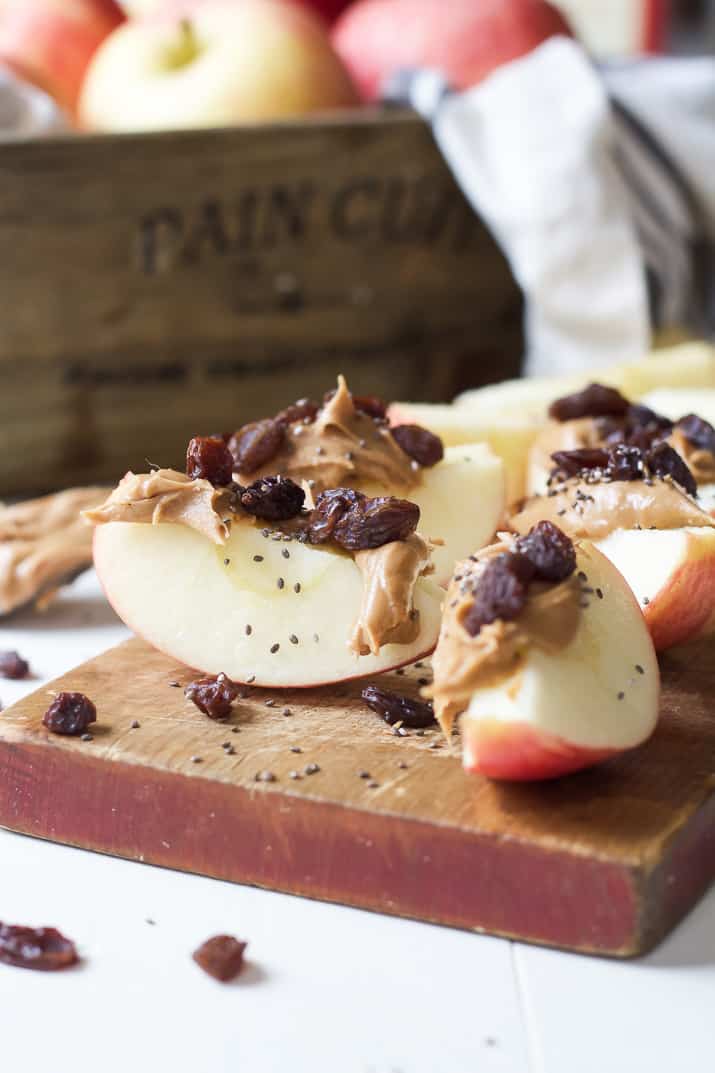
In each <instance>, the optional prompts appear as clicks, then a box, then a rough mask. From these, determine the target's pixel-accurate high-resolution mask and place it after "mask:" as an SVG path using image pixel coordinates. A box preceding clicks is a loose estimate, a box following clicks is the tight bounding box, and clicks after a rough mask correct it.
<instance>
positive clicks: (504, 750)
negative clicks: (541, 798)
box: [461, 717, 622, 782]
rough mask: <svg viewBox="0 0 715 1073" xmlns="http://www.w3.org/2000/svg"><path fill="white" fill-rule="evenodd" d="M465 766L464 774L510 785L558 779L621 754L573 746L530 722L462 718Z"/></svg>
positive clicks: (614, 751)
mask: <svg viewBox="0 0 715 1073" xmlns="http://www.w3.org/2000/svg"><path fill="white" fill-rule="evenodd" d="M461 731H462V765H463V767H464V770H465V771H468V772H470V773H473V774H479V775H486V776H487V777H488V778H490V779H499V780H504V781H509V782H531V781H532V780H536V779H556V778H558V777H559V776H561V775H570V774H572V773H573V772H575V771H582V770H583V769H584V768H587V767H592V766H593V765H594V764H598V763H600V762H601V761H602V760H606V759H607V758H608V757H609V756H614V755H615V754H616V753H618V752H621V751H622V750H619V749H590V748H586V747H585V746H582V745H573V744H571V743H570V742H568V741H565V740H564V739H563V738H559V737H557V736H556V735H555V734H547V733H545V732H544V731H542V730H539V729H538V728H536V727H533V726H531V725H530V724H529V723H503V722H500V721H499V720H497V719H469V718H468V717H466V718H463V719H462V722H461Z"/></svg>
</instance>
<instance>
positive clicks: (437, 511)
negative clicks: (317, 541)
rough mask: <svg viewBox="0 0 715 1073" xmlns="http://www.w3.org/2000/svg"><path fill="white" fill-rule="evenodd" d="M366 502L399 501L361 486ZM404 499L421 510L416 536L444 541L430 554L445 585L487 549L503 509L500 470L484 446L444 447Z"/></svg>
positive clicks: (437, 577) (438, 579) (375, 488)
mask: <svg viewBox="0 0 715 1073" xmlns="http://www.w3.org/2000/svg"><path fill="white" fill-rule="evenodd" d="M359 488H360V491H362V492H365V494H366V495H369V496H384V495H398V494H399V493H398V492H396V490H395V489H394V488H391V489H386V488H384V487H383V486H381V485H376V484H368V483H360V485H359ZM405 498H407V499H409V500H410V501H411V502H412V503H416V504H417V505H418V507H419V508H420V524H419V531H420V533H422V535H423V536H425V537H428V538H430V537H431V538H434V539H437V540H440V541H443V542H444V543H443V545H440V546H437V547H435V548H434V550H433V552H432V562H433V564H434V567H435V572H434V574H433V575H432V576H433V579H434V580H435V581H436V582H437V584H438V585H445V586H446V585H447V583H448V582H449V579H450V578H451V576H452V573H453V572H454V564H455V563H456V562H458V561H459V560H460V559H465V558H466V557H467V556H468V555H469V554H470V552H472V551H474V549H475V548H483V547H484V546H485V545H486V544H489V543H490V542H491V540H492V538H493V537H494V534H495V533H496V531H497V528H498V525H499V522H500V520H501V516H502V513H503V511H504V506H505V495H504V467H503V465H502V463H501V461H500V460H499V459H498V458H497V456H496V455H495V454H494V453H493V452H492V451H491V450H490V449H489V447H487V445H486V444H483V443H468V444H463V445H462V446H460V447H448V448H447V449H446V450H445V452H444V458H443V459H442V461H441V462H438V463H437V465H436V466H432V467H430V468H425V469H423V470H422V474H421V477H420V483H419V484H418V485H416V486H415V487H414V488H411V489H410V490H409V492H407V493H406V495H405Z"/></svg>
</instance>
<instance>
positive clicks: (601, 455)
mask: <svg viewBox="0 0 715 1073" xmlns="http://www.w3.org/2000/svg"><path fill="white" fill-rule="evenodd" d="M551 458H552V459H553V461H554V462H555V463H556V466H555V467H554V469H553V470H552V471H551V472H552V476H556V475H557V474H560V475H562V476H564V477H576V476H577V475H578V474H579V473H583V471H584V470H590V469H605V468H606V466H607V465H608V451H605V450H604V449H603V448H602V447H577V448H576V449H575V450H573V451H554V453H553V454H552V456H551Z"/></svg>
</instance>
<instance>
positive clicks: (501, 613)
mask: <svg viewBox="0 0 715 1073" xmlns="http://www.w3.org/2000/svg"><path fill="white" fill-rule="evenodd" d="M534 574H535V567H534V564H533V563H532V562H531V559H529V558H527V556H526V555H522V554H521V553H520V552H505V553H504V554H503V555H499V556H498V557H497V558H496V559H491V560H490V562H488V563H487V565H486V567H485V568H484V570H483V572H482V574H481V577H480V578H479V582H478V584H477V588H476V591H475V594H474V603H473V604H472V606H471V607H470V609H469V611H468V612H467V614H466V615H465V618H464V627H465V629H466V630H467V633H469V634H471V636H472V637H476V636H477V634H478V633H479V631H480V630H481V628H482V626H487V625H488V624H489V623H490V622H496V620H497V619H504V620H505V621H509V620H511V619H515V618H516V617H517V616H518V615H519V614H520V613H521V612H522V611H523V609H524V606H525V604H526V597H527V594H528V589H529V582H530V581H531V580H532V578H533V577H534Z"/></svg>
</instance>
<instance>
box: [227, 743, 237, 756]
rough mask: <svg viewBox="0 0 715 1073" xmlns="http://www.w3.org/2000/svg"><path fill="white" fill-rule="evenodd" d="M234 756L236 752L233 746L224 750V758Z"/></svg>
mask: <svg viewBox="0 0 715 1073" xmlns="http://www.w3.org/2000/svg"><path fill="white" fill-rule="evenodd" d="M235 755H236V750H235V749H234V747H233V745H229V747H228V749H226V756H235Z"/></svg>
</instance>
